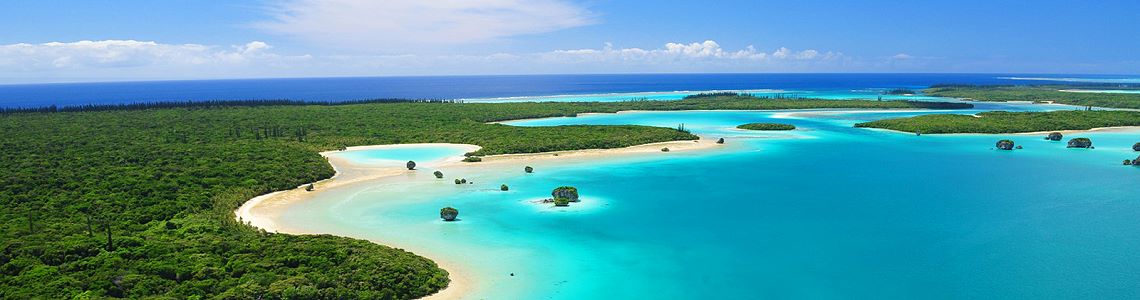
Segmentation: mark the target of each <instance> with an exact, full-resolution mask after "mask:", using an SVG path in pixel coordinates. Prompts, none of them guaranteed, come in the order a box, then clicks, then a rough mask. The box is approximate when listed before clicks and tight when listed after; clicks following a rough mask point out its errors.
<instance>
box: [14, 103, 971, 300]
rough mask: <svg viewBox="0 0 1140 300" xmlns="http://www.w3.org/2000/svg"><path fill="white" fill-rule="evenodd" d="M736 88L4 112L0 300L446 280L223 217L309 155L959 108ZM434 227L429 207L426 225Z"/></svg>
mask: <svg viewBox="0 0 1140 300" xmlns="http://www.w3.org/2000/svg"><path fill="white" fill-rule="evenodd" d="M967 106H968V104H965V105H963V104H937V103H925V102H900V101H864V100H852V101H828V100H789V99H757V98H752V97H747V96H740V95H724V96H716V97H702V98H697V99H688V100H681V101H662V102H653V101H630V102H617V103H502V104H464V103H449V102H400V101H395V102H392V101H384V102H377V103H356V104H348V105H333V104H328V103H325V104H311V105H306V104H300V103H278V104H274V105H262V104H258V103H249V102H242V103H225V102H215V103H212V104H208V105H207V104H195V105H187V106H178V105H172V104H156V105H150V106H142V105H136V106H129V107H118V108H114V107H86V108H83V107H79V108H67V109H61V108H52V109H50V110H49V109H39V110H31V111H28V110H10V111H3V112H0V129H2V130H3V135H0V147H2V149H3V151H0V170H2V171H3V174H4V176H3V177H0V180H2V182H0V184H2V186H3V189H0V204H2V209H3V210H2V213H0V218H2V219H0V237H2V239H0V240H2V241H0V245H2V247H3V249H2V251H0V298H3V299H29V298H45V299H61V298H62V299H67V298H77V299H85V298H105V297H126V298H144V297H160V298H171V299H196V298H220V299H279V298H323V299H334V298H335V299H354V298H363V299H405V298H415V297H419V296H424V295H427V294H430V293H433V292H435V291H437V290H439V289H441V288H443V287H445V286H446V285H447V283H448V278H447V273H446V272H445V271H443V270H441V269H439V268H438V267H437V266H436V265H435V264H434V263H433V262H431V261H430V260H428V259H425V258H422V257H419V256H416V255H413V254H411V253H408V252H405V251H402V250H399V249H392V248H389V247H386V246H381V245H376V244H373V243H369V242H365V241H361V240H354V239H349V238H341V237H334V236H291V235H283V234H271V233H265V232H261V231H259V230H256V229H254V228H252V227H249V226H245V225H241V224H239V223H238V222H237V221H235V220H233V210H234V209H235V208H237V207H238V206H240V204H241V203H242V202H244V201H246V200H248V199H250V198H252V197H254V196H256V195H260V194H264V193H267V192H270V191H275V190H284V189H290V188H294V187H297V186H299V185H302V184H305V183H309V182H314V181H317V180H320V179H325V178H329V177H330V176H332V175H333V170H332V168H331V167H330V166H329V165H328V163H327V161H325V159H324V158H323V157H321V156H320V155H319V154H318V152H319V151H323V150H330V149H338V148H340V147H345V146H356V145H372V144H393V143H421V142H449V143H467V144H477V145H481V146H483V147H484V148H483V149H481V150H480V151H479V152H478V153H476V154H477V155H489V154H502V153H528V152H543V151H555V150H571V149H584V148H615V147H624V146H630V145H635V144H644V143H651V142H660V141H670V140H688V139H696V138H697V137H696V136H693V135H691V134H689V133H687V132H683V131H678V130H676V129H670V128H656V127H645V126H557V127H514V126H507V125H502V124H494V123H491V122H495V121H504V120H511V119H520V118H535V117H552V116H574V115H576V114H578V113H584V112H616V111H619V110H686V109H788V108H916V107H917V108H965V107H967ZM424 217H425V218H427V219H431V218H435V216H432V215H426V216H424Z"/></svg>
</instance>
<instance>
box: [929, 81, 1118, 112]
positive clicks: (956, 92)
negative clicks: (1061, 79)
mask: <svg viewBox="0 0 1140 300" xmlns="http://www.w3.org/2000/svg"><path fill="white" fill-rule="evenodd" d="M1101 89H1140V86H1138V85H1123V86H1122V85H1104V84H1071V85H969V84H936V85H933V86H931V87H930V88H927V89H925V90H923V93H925V94H926V95H928V96H935V97H950V98H961V99H970V100H975V101H1033V102H1044V103H1060V104H1069V105H1077V106H1095V107H1113V108H1140V94H1136V93H1131V94H1129V93H1089V92H1080V91H1082V90H1101Z"/></svg>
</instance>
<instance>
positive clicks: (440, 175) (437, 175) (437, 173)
mask: <svg viewBox="0 0 1140 300" xmlns="http://www.w3.org/2000/svg"><path fill="white" fill-rule="evenodd" d="M432 174H435V178H443V172H440V171H435V172H432Z"/></svg>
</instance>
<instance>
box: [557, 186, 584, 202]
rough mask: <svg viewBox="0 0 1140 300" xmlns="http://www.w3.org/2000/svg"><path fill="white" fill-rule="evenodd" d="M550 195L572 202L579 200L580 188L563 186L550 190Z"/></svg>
mask: <svg viewBox="0 0 1140 300" xmlns="http://www.w3.org/2000/svg"><path fill="white" fill-rule="evenodd" d="M550 196H551V197H554V199H555V200H558V198H566V200H567V201H570V202H578V201H579V200H578V188H576V187H572V186H561V187H558V188H556V189H554V191H553V192H550Z"/></svg>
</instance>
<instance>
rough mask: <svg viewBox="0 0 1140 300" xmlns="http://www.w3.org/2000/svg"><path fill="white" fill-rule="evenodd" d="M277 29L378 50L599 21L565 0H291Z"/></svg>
mask: <svg viewBox="0 0 1140 300" xmlns="http://www.w3.org/2000/svg"><path fill="white" fill-rule="evenodd" d="M269 10H270V12H271V15H272V18H273V20H271V21H266V22H261V23H257V24H255V25H254V26H255V27H257V28H261V29H264V30H267V31H269V32H272V33H277V34H282V35H287V36H293V37H297V38H300V39H304V40H308V41H312V42H316V43H318V44H326V45H332V46H337V47H343V48H352V49H362V50H371V51H377V52H393V51H405V50H408V49H423V48H425V47H432V46H439V45H458V44H469V43H480V42H488V41H494V40H498V39H502V38H508V37H512V36H518V35H527V34H537V33H545V32H551V31H557V30H562V29H567V28H573V27H579V26H584V25H588V24H592V23H594V22H595V20H594V18H593V14H592V13H591V12H590V11H588V10H587V9H585V8H583V7H580V6H578V5H575V4H573V3H570V2H569V1H566V0H430V1H424V0H383V1H374V0H290V1H286V2H284V3H281V4H278V5H275V6H272V7H270V9H269Z"/></svg>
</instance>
